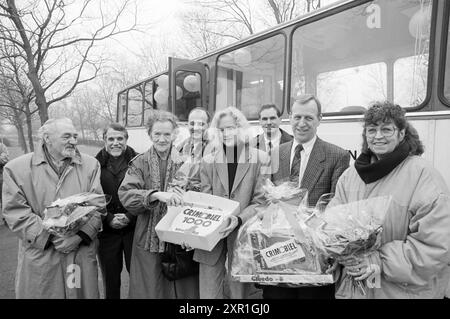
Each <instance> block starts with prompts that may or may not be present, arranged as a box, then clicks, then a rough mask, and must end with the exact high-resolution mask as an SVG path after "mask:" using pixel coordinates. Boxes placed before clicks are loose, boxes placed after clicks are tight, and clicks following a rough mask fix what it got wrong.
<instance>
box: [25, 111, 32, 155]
mask: <svg viewBox="0 0 450 319" xmlns="http://www.w3.org/2000/svg"><path fill="white" fill-rule="evenodd" d="M25 116H26V122H27V131H28V144H29V145H30V151H31V152H34V142H33V126H32V125H31V114H30V113H28V112H26V113H25Z"/></svg>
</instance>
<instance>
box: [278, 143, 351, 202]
mask: <svg viewBox="0 0 450 319" xmlns="http://www.w3.org/2000/svg"><path fill="white" fill-rule="evenodd" d="M292 145H293V141H290V142H288V143H285V144H282V145H280V147H279V148H278V149H275V150H274V152H273V153H272V161H271V170H272V171H271V173H272V181H273V182H275V183H276V184H277V183H281V182H284V181H288V180H289V176H290V159H291V148H292ZM349 162H350V154H349V152H347V151H346V150H344V149H342V148H340V147H339V146H336V145H334V144H331V143H327V142H325V141H323V140H321V139H320V138H318V137H317V139H316V142H315V143H314V146H313V148H312V150H311V154H310V155H309V160H308V164H307V166H306V169H305V172H304V174H303V178H302V181H301V183H300V187H301V188H305V189H307V190H308V201H309V205H311V206H314V205H316V203H317V201H318V200H319V198H320V196H322V195H323V194H326V193H334V191H335V189H336V184H337V181H338V179H339V177H340V176H341V174H342V173H343V172H344V171H345V170H346V169H347V168H348V166H349Z"/></svg>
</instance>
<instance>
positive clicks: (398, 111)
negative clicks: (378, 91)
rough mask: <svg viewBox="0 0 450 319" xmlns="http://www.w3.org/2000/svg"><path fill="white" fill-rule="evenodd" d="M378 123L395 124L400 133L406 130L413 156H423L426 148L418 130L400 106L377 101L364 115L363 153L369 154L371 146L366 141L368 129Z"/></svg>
mask: <svg viewBox="0 0 450 319" xmlns="http://www.w3.org/2000/svg"><path fill="white" fill-rule="evenodd" d="M378 122H383V123H387V122H394V124H395V126H396V127H397V128H398V130H399V131H401V130H403V129H404V130H405V138H404V141H405V142H406V143H408V145H409V148H410V152H409V153H410V154H411V155H422V154H423V152H424V147H423V144H422V141H421V140H420V138H419V134H418V133H417V130H416V129H415V128H414V127H413V126H412V125H411V123H409V122H408V120H407V119H406V116H405V110H404V109H402V107H401V106H400V105H398V104H394V103H391V102H389V101H377V102H373V103H371V104H370V105H369V109H368V110H367V111H366V113H365V115H364V129H363V133H362V136H363V145H362V151H363V152H367V151H368V150H369V146H368V145H367V139H366V127H367V126H368V125H377V124H378Z"/></svg>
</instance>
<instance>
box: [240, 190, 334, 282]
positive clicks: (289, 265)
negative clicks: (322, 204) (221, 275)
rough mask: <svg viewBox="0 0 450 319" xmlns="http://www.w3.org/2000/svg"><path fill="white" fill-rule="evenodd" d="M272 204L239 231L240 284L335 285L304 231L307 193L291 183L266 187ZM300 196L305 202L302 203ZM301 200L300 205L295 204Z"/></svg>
mask: <svg viewBox="0 0 450 319" xmlns="http://www.w3.org/2000/svg"><path fill="white" fill-rule="evenodd" d="M264 190H265V192H266V198H267V199H268V205H266V206H264V207H261V208H259V212H258V215H257V216H254V217H253V218H251V219H250V220H248V222H246V223H245V224H244V225H243V226H242V227H241V228H240V230H239V233H238V238H237V240H236V242H235V247H234V251H233V259H232V266H231V275H232V278H234V279H235V280H237V281H241V282H257V283H261V284H266V285H284V286H289V287H299V286H315V285H324V284H331V283H333V277H332V276H331V275H327V274H325V270H326V269H327V267H328V265H327V263H326V260H324V259H323V257H322V256H321V254H320V251H319V250H317V249H316V247H315V245H314V242H313V240H312V238H310V236H309V234H308V233H307V232H305V231H304V229H303V228H304V226H303V225H302V222H301V221H302V220H305V219H306V217H307V216H302V215H303V214H306V212H307V211H308V210H306V209H299V207H306V206H307V204H306V203H307V191H306V190H304V189H299V188H298V187H296V185H293V184H291V183H283V184H280V185H278V186H275V185H273V184H272V183H270V181H269V182H267V183H266V185H265V186H264ZM299 197H300V198H301V200H299ZM293 200H296V202H299V201H300V206H296V205H292V203H293V202H294V201H293Z"/></svg>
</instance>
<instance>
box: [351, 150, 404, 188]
mask: <svg viewBox="0 0 450 319" xmlns="http://www.w3.org/2000/svg"><path fill="white" fill-rule="evenodd" d="M409 153H410V147H409V144H408V143H406V142H405V141H403V142H402V143H400V144H399V145H398V146H397V147H396V148H395V150H393V151H392V152H391V153H389V154H387V155H386V157H383V158H382V159H380V160H378V161H375V162H372V161H371V159H372V157H374V156H375V155H374V154H373V153H372V152H371V151H370V150H368V151H367V152H364V153H361V155H360V156H359V157H358V158H357V159H356V161H355V169H356V172H357V173H358V175H359V177H360V178H361V179H362V180H363V181H364V183H365V184H370V183H373V182H376V181H377V180H379V179H382V178H383V177H385V176H386V175H389V173H391V172H392V171H393V170H394V169H395V168H396V167H397V166H398V165H400V163H402V162H403V161H404V160H405V159H406V158H407V157H408V156H409Z"/></svg>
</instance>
